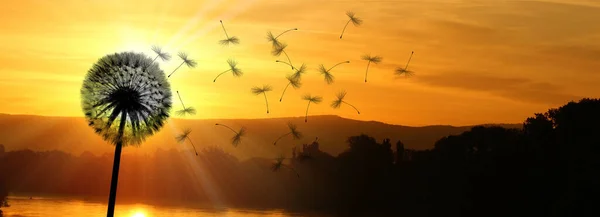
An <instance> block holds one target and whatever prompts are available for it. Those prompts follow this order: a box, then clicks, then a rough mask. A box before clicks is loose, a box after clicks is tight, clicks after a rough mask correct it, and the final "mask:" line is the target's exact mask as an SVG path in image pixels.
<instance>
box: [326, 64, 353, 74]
mask: <svg viewBox="0 0 600 217" xmlns="http://www.w3.org/2000/svg"><path fill="white" fill-rule="evenodd" d="M344 63H350V61H344V62H339V63H338V64H335V65H333V66H332V67H331V68H329V69H327V71H328V72H329V71H331V70H332V69H333V68H335V67H336V66H338V65H341V64H344Z"/></svg>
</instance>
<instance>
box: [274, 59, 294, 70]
mask: <svg viewBox="0 0 600 217" xmlns="http://www.w3.org/2000/svg"><path fill="white" fill-rule="evenodd" d="M275 62H278V63H283V64H286V65H288V66H291V67H292V69H294V66H293V65H292V64H290V63H288V62H286V61H279V60H275Z"/></svg>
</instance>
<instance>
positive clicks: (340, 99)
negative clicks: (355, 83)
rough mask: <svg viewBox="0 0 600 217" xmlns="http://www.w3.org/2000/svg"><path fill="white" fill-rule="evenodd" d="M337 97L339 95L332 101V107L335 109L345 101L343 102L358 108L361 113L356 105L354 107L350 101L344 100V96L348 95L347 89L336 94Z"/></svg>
mask: <svg viewBox="0 0 600 217" xmlns="http://www.w3.org/2000/svg"><path fill="white" fill-rule="evenodd" d="M336 97H337V99H336V100H334V101H333V102H332V103H331V107H332V108H334V109H336V108H339V107H340V106H341V105H342V103H343V104H346V105H349V106H351V107H352V108H354V110H356V112H358V114H359V115H360V111H358V109H357V108H356V107H354V106H353V105H352V104H350V103H347V102H346V101H344V97H346V91H345V90H342V91H340V92H339V93H338V94H337V96H336Z"/></svg>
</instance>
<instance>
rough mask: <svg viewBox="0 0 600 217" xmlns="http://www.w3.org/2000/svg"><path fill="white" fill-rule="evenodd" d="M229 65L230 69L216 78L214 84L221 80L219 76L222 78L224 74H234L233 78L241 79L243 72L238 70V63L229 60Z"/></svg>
mask: <svg viewBox="0 0 600 217" xmlns="http://www.w3.org/2000/svg"><path fill="white" fill-rule="evenodd" d="M227 65H229V69H227V70H225V71H224V72H221V73H220V74H219V75H217V77H216V78H215V80H213V82H216V81H217V78H219V76H221V75H222V74H225V73H226V72H231V74H233V77H240V76H242V74H243V73H242V70H241V69H239V68H237V67H236V66H237V62H236V61H235V60H233V59H228V60H227Z"/></svg>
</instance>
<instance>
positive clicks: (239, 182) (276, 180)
mask: <svg viewBox="0 0 600 217" xmlns="http://www.w3.org/2000/svg"><path fill="white" fill-rule="evenodd" d="M599 111H600V100H598V99H582V100H580V101H578V102H570V103H568V104H565V105H563V106H561V107H559V108H553V109H550V110H548V111H547V112H545V113H537V114H534V116H533V117H530V118H527V119H526V120H525V121H524V124H523V127H522V128H521V129H507V128H502V127H497V126H487V127H484V126H479V127H474V128H472V129H471V130H470V131H467V132H464V133H462V134H460V135H451V136H447V137H445V138H442V139H440V140H438V141H437V142H436V143H435V144H434V146H433V148H431V149H429V150H412V149H407V148H405V147H404V145H403V143H402V141H390V140H389V139H383V140H381V141H377V140H376V139H375V138H373V137H370V136H368V135H364V134H363V135H357V136H352V137H349V138H348V139H347V144H348V149H347V150H346V151H344V152H343V153H341V154H339V155H338V156H331V155H329V154H327V153H324V152H322V151H320V149H319V147H320V145H327V144H319V143H318V142H317V141H315V142H313V143H312V144H305V145H304V146H303V147H301V149H299V150H296V149H294V150H293V151H292V152H291V153H290V154H289V156H291V157H290V158H291V161H290V162H289V166H290V167H291V168H294V171H292V170H279V171H277V172H273V171H272V170H271V164H272V163H273V161H274V160H273V159H262V158H253V159H249V160H244V161H240V160H238V159H237V158H235V157H234V156H232V155H230V154H228V153H226V152H224V151H223V150H221V149H219V148H207V149H204V150H200V151H199V153H198V154H199V155H198V157H196V156H195V155H194V156H193V157H192V156H190V153H188V152H179V151H176V150H161V149H159V150H157V151H156V152H155V153H154V154H152V155H124V156H123V161H122V168H121V177H120V181H119V188H118V194H119V202H126V201H135V202H145V203H161V204H162V203H164V204H183V203H190V204H193V205H198V204H203V205H205V206H225V207H238V208H283V209H287V210H291V211H318V212H328V213H332V214H335V215H342V216H350V215H354V216H386V215H390V216H407V217H411V216H599V215H598V214H600V212H599V211H598V210H599V209H598V208H596V207H598V206H597V204H600V203H599V202H600V199H598V197H599V196H598V195H600V187H599V183H600V160H599V158H598V157H599V156H600V155H599V151H600V150H599V149H600V136H598V133H599V132H600V125H599V124H598V123H600V114H599V113H598V112H599ZM307 156H310V157H307ZM111 165H112V156H111V155H110V154H106V155H102V156H96V155H93V154H91V153H83V154H82V155H80V156H74V155H70V154H66V153H63V152H59V151H48V152H34V151H31V150H19V151H10V152H4V151H3V148H1V147H0V171H2V175H1V176H0V196H6V194H7V192H11V193H12V194H25V195H75V196H80V197H82V198H99V199H101V200H104V199H105V198H106V194H107V192H108V187H109V185H108V183H110V180H109V178H108V177H110V176H109V175H110V172H111V171H110V168H111ZM296 172H297V174H296ZM297 175H299V176H297Z"/></svg>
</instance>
